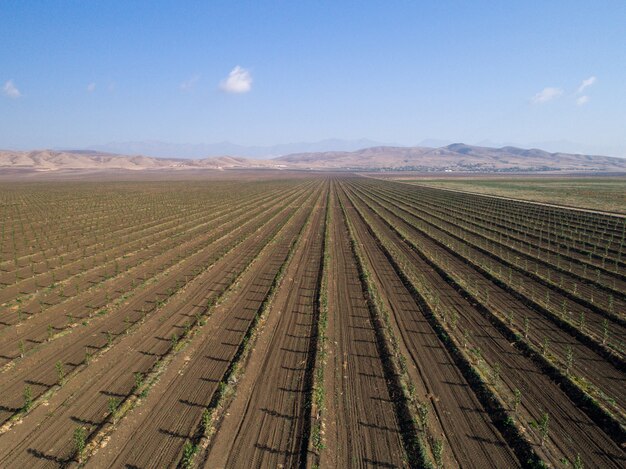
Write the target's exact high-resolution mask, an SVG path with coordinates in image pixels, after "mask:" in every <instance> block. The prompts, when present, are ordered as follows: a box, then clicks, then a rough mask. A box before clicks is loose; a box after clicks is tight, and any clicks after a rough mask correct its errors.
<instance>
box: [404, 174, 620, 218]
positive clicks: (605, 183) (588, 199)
mask: <svg viewBox="0 0 626 469" xmlns="http://www.w3.org/2000/svg"><path fill="white" fill-rule="evenodd" d="M397 178H398V179H402V180H405V181H412V182H414V183H417V184H421V185H427V186H430V187H440V188H442V189H453V190H460V191H466V192H472V193H478V194H488V195H496V196H500V197H509V198H514V199H522V200H528V201H534V202H542V203H549V204H556V205H562V206H568V207H579V208H586V209H590V210H600V211H605V212H606V211H608V212H617V213H622V214H626V176H624V175H622V176H611V177H608V176H597V175H589V176H587V177H580V176H576V177H572V176H569V177H567V176H555V175H549V176H542V177H537V176H529V175H524V176H517V177H515V178H512V177H503V176H493V175H491V176H482V177H455V178H445V177H439V178H430V177H423V176H422V177H419V178H408V179H407V178H406V177H403V176H397Z"/></svg>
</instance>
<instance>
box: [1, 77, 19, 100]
mask: <svg viewBox="0 0 626 469" xmlns="http://www.w3.org/2000/svg"><path fill="white" fill-rule="evenodd" d="M2 91H3V93H4V94H5V95H6V96H8V97H9V98H19V97H20V96H22V93H20V90H18V89H17V86H15V84H14V83H13V80H9V81H7V82H6V83H5V84H4V86H3V87H2Z"/></svg>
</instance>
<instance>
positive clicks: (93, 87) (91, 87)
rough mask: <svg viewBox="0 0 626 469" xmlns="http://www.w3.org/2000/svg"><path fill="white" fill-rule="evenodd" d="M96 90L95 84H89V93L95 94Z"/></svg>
mask: <svg viewBox="0 0 626 469" xmlns="http://www.w3.org/2000/svg"><path fill="white" fill-rule="evenodd" d="M95 90H96V84H95V83H93V82H92V83H89V84H88V85H87V91H88V92H90V93H93V92H94V91H95Z"/></svg>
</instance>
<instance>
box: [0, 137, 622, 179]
mask: <svg viewBox="0 0 626 469" xmlns="http://www.w3.org/2000/svg"><path fill="white" fill-rule="evenodd" d="M241 168H267V169H357V170H368V169H372V170H381V169H385V170H392V169H393V170H413V171H481V172H490V171H497V172H509V171H510V172H515V171H554V170H565V171H626V158H614V157H607V156H596V155H578V154H568V153H549V152H546V151H543V150H538V149H530V150H525V149H521V148H516V147H503V148H489V147H477V146H471V145H465V144H462V143H455V144H452V145H448V146H446V147H441V148H428V147H371V148H365V149H362V150H357V151H351V152H350V151H331V152H315V153H296V154H291V155H286V156H281V157H277V158H274V159H268V160H255V159H247V158H241V157H233V156H221V157H212V158H204V159H183V158H154V157H147V156H140V155H135V156H123V155H115V154H110V153H100V152H94V151H82V150H73V151H52V150H38V151H30V152H26V151H0V169H10V170H21V171H27V172H32V171H37V172H40V171H59V170H72V171H75V170H163V169H168V170H181V169H212V170H223V169H241Z"/></svg>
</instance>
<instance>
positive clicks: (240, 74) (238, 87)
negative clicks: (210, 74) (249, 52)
mask: <svg viewBox="0 0 626 469" xmlns="http://www.w3.org/2000/svg"><path fill="white" fill-rule="evenodd" d="M220 88H221V90H222V91H225V92H227V93H247V92H248V91H250V90H251V89H252V76H251V75H250V72H249V71H248V70H246V69H245V68H242V67H240V66H239V65H237V66H236V67H235V68H233V69H232V70H231V72H230V73H229V74H228V78H226V79H224V80H222V81H221V82H220Z"/></svg>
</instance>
